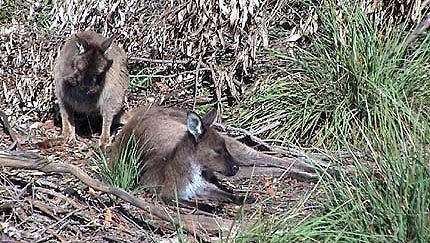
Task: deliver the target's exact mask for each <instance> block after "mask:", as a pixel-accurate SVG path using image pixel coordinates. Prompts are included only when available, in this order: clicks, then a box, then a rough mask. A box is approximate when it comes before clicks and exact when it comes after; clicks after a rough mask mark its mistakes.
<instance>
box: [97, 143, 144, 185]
mask: <svg viewBox="0 0 430 243" xmlns="http://www.w3.org/2000/svg"><path fill="white" fill-rule="evenodd" d="M143 152H144V147H142V146H139V142H138V141H136V138H135V136H130V139H129V140H128V141H124V142H122V146H121V148H120V153H119V155H118V158H109V159H111V160H112V159H114V160H116V161H117V162H116V163H112V164H111V165H110V164H109V161H108V158H106V156H104V155H103V154H102V153H99V154H95V158H93V160H92V162H91V163H92V164H93V165H95V168H96V169H95V174H97V175H98V176H99V177H100V179H101V180H102V181H104V182H107V183H109V184H111V185H113V186H116V187H121V188H123V189H124V190H127V191H130V190H134V191H135V192H138V191H139V190H141V189H142V187H141V185H139V176H140V173H141V171H142V169H143V166H144V164H142V162H141V158H142V155H143Z"/></svg>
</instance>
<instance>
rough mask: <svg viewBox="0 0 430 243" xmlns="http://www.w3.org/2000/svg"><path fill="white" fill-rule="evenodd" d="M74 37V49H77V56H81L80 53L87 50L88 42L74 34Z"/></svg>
mask: <svg viewBox="0 0 430 243" xmlns="http://www.w3.org/2000/svg"><path fill="white" fill-rule="evenodd" d="M75 37H76V48H78V55H81V54H82V53H84V52H86V51H87V49H88V42H87V41H86V40H84V39H82V38H81V37H79V35H78V34H75Z"/></svg>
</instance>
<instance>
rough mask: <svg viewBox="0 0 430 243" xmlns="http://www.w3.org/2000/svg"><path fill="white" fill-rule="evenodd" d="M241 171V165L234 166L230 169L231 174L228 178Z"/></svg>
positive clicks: (228, 174)
mask: <svg viewBox="0 0 430 243" xmlns="http://www.w3.org/2000/svg"><path fill="white" fill-rule="evenodd" d="M238 171H239V165H233V166H231V167H230V171H229V173H227V175H226V176H234V175H236V173H237V172H238Z"/></svg>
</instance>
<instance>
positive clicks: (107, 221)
mask: <svg viewBox="0 0 430 243" xmlns="http://www.w3.org/2000/svg"><path fill="white" fill-rule="evenodd" d="M112 214H113V213H112V211H111V210H110V208H107V209H106V213H105V220H104V221H103V225H104V226H105V227H107V228H109V227H111V226H112Z"/></svg>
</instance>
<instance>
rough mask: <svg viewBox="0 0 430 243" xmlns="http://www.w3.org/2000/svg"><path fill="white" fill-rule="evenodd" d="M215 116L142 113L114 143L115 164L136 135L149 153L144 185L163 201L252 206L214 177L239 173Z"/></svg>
mask: <svg viewBox="0 0 430 243" xmlns="http://www.w3.org/2000/svg"><path fill="white" fill-rule="evenodd" d="M216 113H217V112H216V110H212V111H211V112H209V113H207V114H206V115H205V116H204V117H203V118H200V117H199V116H198V115H197V114H195V113H194V112H188V113H186V112H184V111H180V110H174V109H165V108H151V109H146V108H143V109H140V110H139V111H138V112H136V113H135V114H134V116H133V117H132V118H131V119H130V120H129V122H128V123H127V124H126V125H125V126H124V127H123V129H122V131H121V134H120V136H119V137H118V140H116V141H115V143H114V144H113V146H112V155H111V157H112V163H116V161H117V158H118V155H119V154H120V151H121V150H122V146H123V145H124V144H127V141H129V139H130V138H131V137H133V136H134V138H135V140H136V141H138V142H139V145H140V147H144V148H145V151H144V156H142V158H141V161H142V163H144V166H143V170H142V173H141V177H140V182H141V183H142V184H143V185H145V186H150V187H152V188H154V189H155V191H156V193H157V194H158V195H159V196H160V198H161V199H162V200H163V201H165V202H167V203H172V202H173V201H174V199H175V198H176V196H177V197H178V199H180V202H181V203H185V204H187V205H189V202H190V200H191V199H193V198H194V197H197V198H205V199H209V200H210V201H215V202H232V203H236V204H242V203H243V202H244V201H245V203H251V202H253V201H254V199H253V198H252V197H247V199H245V198H244V197H243V196H237V195H235V194H233V193H232V192H231V191H229V190H226V188H223V187H222V186H221V185H220V184H219V183H218V180H217V178H216V177H215V175H214V172H218V173H221V174H223V175H225V176H234V175H235V174H236V173H237V172H238V170H239V165H238V163H237V161H236V160H235V159H234V157H232V156H231V154H230V152H229V151H228V149H227V148H226V144H225V140H224V138H223V137H222V136H221V135H220V134H218V133H217V132H216V131H215V130H214V129H213V128H211V127H210V125H211V124H212V123H213V122H214V120H215V118H216ZM176 193H177V194H176Z"/></svg>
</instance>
